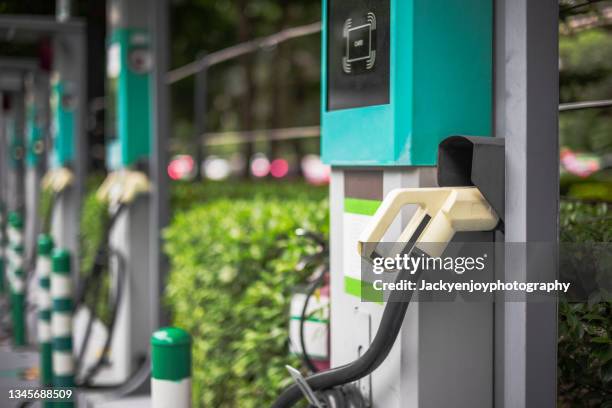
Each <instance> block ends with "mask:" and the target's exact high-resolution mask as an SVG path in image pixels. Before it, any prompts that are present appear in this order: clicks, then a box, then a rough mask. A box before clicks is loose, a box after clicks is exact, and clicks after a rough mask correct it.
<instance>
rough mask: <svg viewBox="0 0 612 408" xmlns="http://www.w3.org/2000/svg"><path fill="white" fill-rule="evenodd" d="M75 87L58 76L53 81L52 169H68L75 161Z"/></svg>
mask: <svg viewBox="0 0 612 408" xmlns="http://www.w3.org/2000/svg"><path fill="white" fill-rule="evenodd" d="M72 88H73V86H72V85H71V84H70V83H68V82H66V81H63V80H62V78H60V76H59V75H58V74H56V75H54V76H53V78H52V80H51V120H52V126H51V135H52V139H53V143H52V145H53V147H52V149H51V151H50V152H51V158H50V163H51V168H58V167H68V166H69V165H70V164H71V163H72V162H73V160H74V120H75V108H76V107H75V96H74V89H72Z"/></svg>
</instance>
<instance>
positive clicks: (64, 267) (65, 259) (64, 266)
mask: <svg viewBox="0 0 612 408" xmlns="http://www.w3.org/2000/svg"><path fill="white" fill-rule="evenodd" d="M51 263H52V266H51V270H52V271H53V272H54V273H60V274H65V275H69V274H70V252H69V251H68V250H66V249H63V248H55V249H54V250H53V252H52V256H51Z"/></svg>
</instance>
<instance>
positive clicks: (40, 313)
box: [38, 309, 51, 321]
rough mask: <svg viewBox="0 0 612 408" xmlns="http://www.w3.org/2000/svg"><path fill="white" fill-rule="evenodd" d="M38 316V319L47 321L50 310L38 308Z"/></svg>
mask: <svg viewBox="0 0 612 408" xmlns="http://www.w3.org/2000/svg"><path fill="white" fill-rule="evenodd" d="M38 318H39V319H40V320H45V321H49V320H51V310H48V309H47V310H39V311H38Z"/></svg>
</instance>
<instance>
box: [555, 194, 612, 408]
mask: <svg viewBox="0 0 612 408" xmlns="http://www.w3.org/2000/svg"><path fill="white" fill-rule="evenodd" d="M611 238H612V216H610V215H609V205H608V204H606V203H600V204H595V205H592V204H585V203H580V202H565V203H562V205H561V241H562V242H579V243H585V242H610V241H611ZM558 347H559V349H558V359H559V361H558V377H559V381H558V382H559V407H572V408H574V407H612V392H611V390H612V303H610V302H601V301H599V299H593V301H591V302H589V303H568V302H560V304H559V340H558Z"/></svg>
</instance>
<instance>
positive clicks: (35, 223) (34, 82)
mask: <svg viewBox="0 0 612 408" xmlns="http://www.w3.org/2000/svg"><path fill="white" fill-rule="evenodd" d="M25 96H26V101H25V102H26V106H25V109H26V125H25V137H26V152H25V163H26V174H25V196H26V200H25V201H26V202H25V222H26V225H25V240H26V242H36V237H37V236H38V233H39V232H40V229H41V222H40V221H41V220H40V214H39V210H38V207H39V201H40V188H41V178H42V176H43V172H44V169H45V165H46V160H45V141H46V138H47V129H48V124H49V111H48V102H49V78H48V76H47V75H46V74H45V73H44V72H43V71H41V70H32V71H29V72H28V73H27V74H26V80H25ZM25 250H26V259H28V260H30V259H33V256H34V254H35V252H36V248H35V246H34V245H30V246H27V247H26V248H25ZM28 266H33V265H28Z"/></svg>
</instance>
